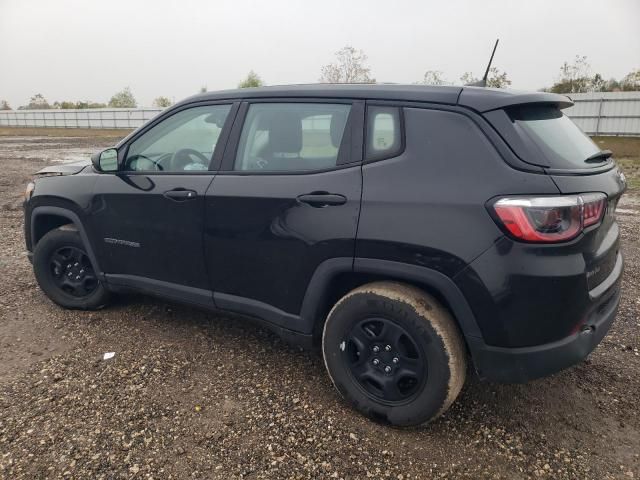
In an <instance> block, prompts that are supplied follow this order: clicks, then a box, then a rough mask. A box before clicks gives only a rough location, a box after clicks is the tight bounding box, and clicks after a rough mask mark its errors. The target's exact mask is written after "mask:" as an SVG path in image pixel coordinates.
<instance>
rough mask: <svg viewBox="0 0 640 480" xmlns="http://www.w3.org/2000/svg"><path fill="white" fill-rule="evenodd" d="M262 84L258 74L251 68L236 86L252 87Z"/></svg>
mask: <svg viewBox="0 0 640 480" xmlns="http://www.w3.org/2000/svg"><path fill="white" fill-rule="evenodd" d="M263 85H264V83H263V82H262V79H261V78H260V76H259V75H258V74H257V73H256V72H254V71H253V70H250V71H249V73H248V74H247V78H245V79H244V80H242V81H241V82H240V83H239V84H238V88H253V87H261V86H263Z"/></svg>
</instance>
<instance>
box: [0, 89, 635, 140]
mask: <svg viewBox="0 0 640 480" xmlns="http://www.w3.org/2000/svg"><path fill="white" fill-rule="evenodd" d="M570 97H571V99H572V100H573V101H574V102H575V105H574V106H573V107H571V108H567V109H566V110H564V112H565V113H566V114H567V115H568V116H569V117H571V119H572V120H573V121H574V122H576V123H577V124H578V126H579V127H580V128H581V129H582V130H583V131H584V132H585V133H587V134H588V135H631V136H640V92H593V93H574V94H571V95H570ZM161 111H162V110H161V109H157V108H131V109H130V108H96V109H86V110H8V111H0V127H49V128H137V127H139V126H140V125H142V124H143V123H145V122H146V121H147V120H149V119H151V118H153V117H155V116H156V115H157V114H158V113H160V112H161Z"/></svg>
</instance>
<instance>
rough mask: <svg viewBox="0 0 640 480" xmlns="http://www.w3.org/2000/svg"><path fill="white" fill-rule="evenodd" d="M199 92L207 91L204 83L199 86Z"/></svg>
mask: <svg viewBox="0 0 640 480" xmlns="http://www.w3.org/2000/svg"><path fill="white" fill-rule="evenodd" d="M200 93H207V86H206V85H202V86H201V87H200Z"/></svg>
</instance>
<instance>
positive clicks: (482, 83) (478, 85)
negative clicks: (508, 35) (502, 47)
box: [466, 38, 500, 87]
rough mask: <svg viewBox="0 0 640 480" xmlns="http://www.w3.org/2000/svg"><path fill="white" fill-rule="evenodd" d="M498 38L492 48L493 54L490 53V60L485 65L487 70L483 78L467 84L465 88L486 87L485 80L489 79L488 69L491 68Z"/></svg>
mask: <svg viewBox="0 0 640 480" xmlns="http://www.w3.org/2000/svg"><path fill="white" fill-rule="evenodd" d="M499 41H500V39H499V38H496V44H495V45H494V46H493V52H491V58H490V59H489V64H488V65H487V69H486V70H485V72H484V77H482V80H479V81H477V82H472V83H467V84H466V86H469V87H486V86H487V78H488V77H489V69H490V68H491V63H492V62H493V56H494V55H495V54H496V48H498V42H499Z"/></svg>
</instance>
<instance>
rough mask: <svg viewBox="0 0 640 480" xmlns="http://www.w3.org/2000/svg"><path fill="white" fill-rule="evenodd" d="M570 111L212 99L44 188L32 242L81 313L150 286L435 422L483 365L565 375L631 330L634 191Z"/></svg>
mask: <svg viewBox="0 0 640 480" xmlns="http://www.w3.org/2000/svg"><path fill="white" fill-rule="evenodd" d="M571 105H572V102H571V100H570V99H569V98H567V97H565V96H561V95H555V94H550V93H541V92H534V93H526V92H516V91H508V90H494V89H487V88H474V87H427V86H415V85H414V86H402V85H311V86H302V85H301V86H286V87H265V88H255V89H243V90H232V91H222V92H215V93H204V94H201V95H197V96H194V97H191V98H188V99H186V100H184V101H182V102H180V103H178V104H176V105H174V106H173V107H171V108H169V109H167V110H165V111H163V112H162V113H161V114H159V115H158V116H157V117H155V118H154V119H152V120H151V121H149V122H148V123H146V124H145V125H143V126H142V127H140V128H138V129H137V130H136V131H134V132H133V133H131V134H130V135H128V136H127V137H126V138H124V139H123V140H122V141H121V142H120V143H118V144H117V145H116V146H114V147H113V148H108V149H106V150H103V151H102V152H99V153H96V154H95V155H94V156H93V157H92V159H91V160H92V161H91V163H89V162H87V163H86V164H85V163H79V164H62V165H57V166H53V167H48V168H45V169H43V170H41V171H40V172H39V173H38V174H37V176H36V179H35V180H34V181H33V182H31V183H30V184H29V185H28V187H27V191H26V200H25V223H24V225H25V237H26V246H27V249H28V251H29V254H30V258H31V259H32V262H33V267H34V271H35V276H36V279H37V281H38V284H39V285H40V287H41V289H42V290H43V291H44V292H45V293H46V294H47V295H48V296H49V298H51V300H53V301H54V302H56V303H57V304H59V305H61V306H63V307H65V308H74V309H97V308H102V307H104V306H105V305H107V303H108V300H109V296H110V295H111V294H113V293H117V292H120V291H125V290H127V291H128V290H135V291H139V292H144V293H148V294H151V295H156V296H159V297H162V298H164V299H167V300H172V301H178V302H185V303H189V304H192V305H196V306H199V307H202V308H205V309H211V310H225V311H231V312H236V313H238V314H241V315H243V316H248V317H253V318H256V319H259V320H261V321H262V322H263V323H264V324H265V325H266V326H267V327H269V328H271V329H272V330H274V331H276V332H277V333H278V334H279V335H281V336H282V337H284V338H285V339H287V340H288V341H290V342H293V343H296V344H298V345H302V346H306V347H313V346H314V345H318V346H320V348H321V351H322V354H323V357H324V362H325V365H326V368H327V371H328V373H329V376H330V377H331V380H332V381H333V383H334V385H335V387H336V389H337V390H338V392H339V393H340V394H341V395H342V396H343V397H344V398H345V399H346V400H347V401H348V402H349V403H350V404H351V405H353V406H354V407H355V408H356V409H357V410H359V411H360V412H362V413H363V414H365V415H367V416H369V417H371V418H373V419H376V420H379V421H383V422H387V423H390V424H393V425H418V424H422V423H426V422H429V421H431V420H432V419H434V418H436V417H437V416H438V415H440V414H441V413H443V412H444V411H445V410H446V409H447V408H448V407H449V406H450V405H451V403H452V402H453V401H454V400H455V398H456V396H457V395H458V393H459V392H460V389H461V388H462V386H463V384H464V381H465V376H466V373H467V365H471V366H472V368H473V370H475V372H477V374H478V375H479V377H480V378H483V379H487V380H490V381H498V382H525V381H528V380H530V379H534V378H538V377H542V376H545V375H549V374H552V373H554V372H557V371H558V370H561V369H563V368H565V367H568V366H571V365H573V364H576V363H577V362H580V361H581V360H582V359H583V358H585V357H586V356H587V355H588V354H589V353H590V352H591V351H592V350H593V349H594V348H595V347H596V346H597V345H598V343H599V342H600V341H601V340H602V338H603V336H604V335H605V334H606V333H607V331H608V329H609V327H610V326H611V324H612V322H613V320H614V317H615V314H616V310H617V307H618V303H619V298H620V278H621V275H622V270H623V262H622V256H621V254H620V249H619V231H618V225H617V224H616V221H615V217H614V212H615V209H616V204H617V203H618V200H619V198H620V196H621V194H622V193H623V192H624V190H625V180H624V176H623V174H622V173H621V172H620V170H619V169H618V167H617V166H616V164H615V162H614V161H613V159H612V154H611V152H610V151H601V150H600V149H599V148H598V146H597V145H596V144H595V143H594V142H592V141H591V139H589V138H588V137H587V136H586V135H584V134H583V133H582V132H581V131H580V130H579V129H578V127H577V126H576V125H574V124H573V123H572V122H571V120H570V119H569V118H568V117H567V116H566V115H564V114H563V109H564V108H566V107H569V106H571Z"/></svg>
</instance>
